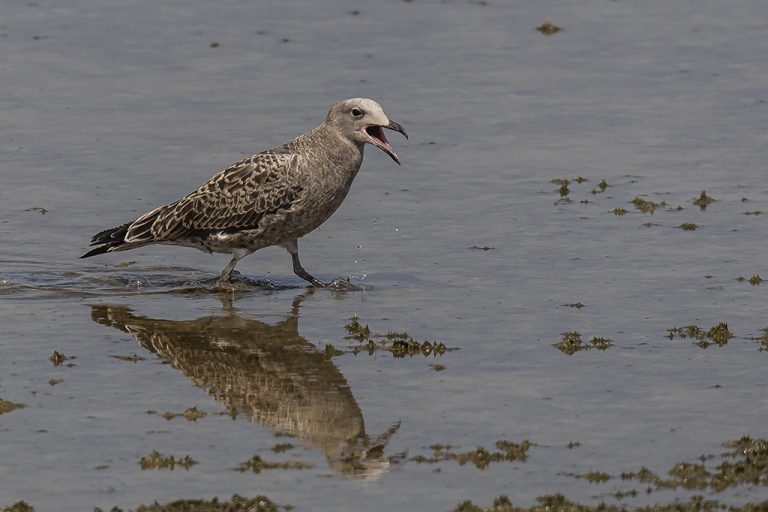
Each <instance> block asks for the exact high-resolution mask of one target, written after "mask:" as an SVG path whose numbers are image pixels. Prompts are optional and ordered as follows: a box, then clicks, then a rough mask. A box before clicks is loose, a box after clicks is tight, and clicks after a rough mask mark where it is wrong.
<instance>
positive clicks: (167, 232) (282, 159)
mask: <svg viewBox="0 0 768 512" xmlns="http://www.w3.org/2000/svg"><path fill="white" fill-rule="evenodd" d="M298 159H299V157H298V155H296V154H286V153H276V152H264V153H259V154H258V155H255V156H253V157H251V158H247V159H245V160H243V161H241V162H238V163H236V164H234V165H232V166H230V167H228V168H226V169H224V170H223V171H221V172H220V173H219V174H217V175H216V176H214V177H213V178H211V179H210V180H208V181H207V182H206V183H205V184H203V185H202V186H201V187H200V188H198V189H197V190H195V191H194V192H192V193H191V194H189V195H188V196H187V197H185V198H184V199H181V200H179V201H176V202H175V203H171V204H168V205H165V206H161V207H160V208H156V209H155V210H152V211H151V212H148V213H146V214H144V215H143V216H141V217H140V218H139V219H137V220H136V221H135V222H133V223H132V224H131V225H130V227H129V228H128V233H127V235H126V237H125V241H126V242H128V243H141V242H150V241H154V242H161V241H164V240H178V239H183V238H184V237H186V236H193V235H199V234H201V233H204V232H211V231H225V230H238V229H255V228H257V227H258V225H259V221H260V220H261V219H262V218H263V217H264V216H265V215H268V214H273V213H276V212H278V211H279V210H282V209H288V208H290V207H291V205H292V204H293V203H294V202H295V201H296V200H297V199H298V198H299V194H300V192H301V190H302V186H301V183H300V180H299V174H298V164H299V161H298Z"/></svg>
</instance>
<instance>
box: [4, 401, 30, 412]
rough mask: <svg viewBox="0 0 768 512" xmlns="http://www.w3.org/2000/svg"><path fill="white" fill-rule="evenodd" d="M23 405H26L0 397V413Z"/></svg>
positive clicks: (20, 407)
mask: <svg viewBox="0 0 768 512" xmlns="http://www.w3.org/2000/svg"><path fill="white" fill-rule="evenodd" d="M24 407H26V405H25V404H22V403H15V402H9V401H8V400H3V399H2V398H0V414H5V413H7V412H11V411H15V410H16V409H22V408H24Z"/></svg>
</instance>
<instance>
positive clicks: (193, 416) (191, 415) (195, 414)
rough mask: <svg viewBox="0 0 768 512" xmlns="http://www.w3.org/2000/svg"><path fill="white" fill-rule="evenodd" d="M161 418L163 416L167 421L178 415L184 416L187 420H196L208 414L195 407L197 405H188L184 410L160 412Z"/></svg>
mask: <svg viewBox="0 0 768 512" xmlns="http://www.w3.org/2000/svg"><path fill="white" fill-rule="evenodd" d="M162 416H163V418H165V419H166V420H168V421H171V420H172V419H174V418H178V417H179V416H183V417H184V418H186V420H187V421H197V420H199V419H201V418H205V417H206V416H208V413H207V412H205V411H201V410H199V409H198V408H197V406H194V407H189V408H188V409H186V410H185V411H184V412H171V411H168V412H165V413H163V414H162Z"/></svg>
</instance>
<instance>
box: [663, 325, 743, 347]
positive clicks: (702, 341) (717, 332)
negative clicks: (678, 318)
mask: <svg viewBox="0 0 768 512" xmlns="http://www.w3.org/2000/svg"><path fill="white" fill-rule="evenodd" d="M733 337H734V335H733V333H732V332H731V331H730V330H729V329H728V324H727V323H725V322H719V323H718V324H717V325H713V326H712V327H710V328H709V329H707V330H706V331H705V330H704V329H702V328H701V327H699V326H698V325H695V324H693V325H686V326H684V327H672V328H671V329H667V338H669V339H671V340H673V339H675V338H680V339H685V338H693V339H695V340H696V345H698V346H699V347H701V348H708V347H709V346H710V345H711V344H712V343H715V344H716V345H718V346H720V347H722V346H724V345H726V344H727V343H728V340H730V339H731V338H733Z"/></svg>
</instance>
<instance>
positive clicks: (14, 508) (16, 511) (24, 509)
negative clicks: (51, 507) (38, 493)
mask: <svg viewBox="0 0 768 512" xmlns="http://www.w3.org/2000/svg"><path fill="white" fill-rule="evenodd" d="M2 512H35V509H34V508H32V506H31V505H29V504H28V503H27V502H26V501H17V502H16V503H14V504H13V505H9V506H7V507H3V509H2Z"/></svg>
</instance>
